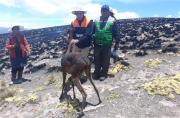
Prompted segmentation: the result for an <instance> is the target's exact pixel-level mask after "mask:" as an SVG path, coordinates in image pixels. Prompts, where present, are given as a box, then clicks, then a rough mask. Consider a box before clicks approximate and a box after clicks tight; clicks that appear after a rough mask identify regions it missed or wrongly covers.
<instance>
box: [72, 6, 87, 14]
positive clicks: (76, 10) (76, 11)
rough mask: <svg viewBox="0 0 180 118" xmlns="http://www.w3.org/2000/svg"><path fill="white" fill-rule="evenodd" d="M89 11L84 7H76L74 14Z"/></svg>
mask: <svg viewBox="0 0 180 118" xmlns="http://www.w3.org/2000/svg"><path fill="white" fill-rule="evenodd" d="M86 12H87V11H86V10H85V9H83V8H82V7H76V8H75V9H74V10H73V11H72V14H76V13H84V14H85V13H86Z"/></svg>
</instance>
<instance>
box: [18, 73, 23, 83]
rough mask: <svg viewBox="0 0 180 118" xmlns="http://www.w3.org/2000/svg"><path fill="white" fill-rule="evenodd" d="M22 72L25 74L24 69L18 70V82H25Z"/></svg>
mask: <svg viewBox="0 0 180 118" xmlns="http://www.w3.org/2000/svg"><path fill="white" fill-rule="evenodd" d="M22 74H23V71H22V70H19V71H18V82H19V83H22V82H23V78H22Z"/></svg>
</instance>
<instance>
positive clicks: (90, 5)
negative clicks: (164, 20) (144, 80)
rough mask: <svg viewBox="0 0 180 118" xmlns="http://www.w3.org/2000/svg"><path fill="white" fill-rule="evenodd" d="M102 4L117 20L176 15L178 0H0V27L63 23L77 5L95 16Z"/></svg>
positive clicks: (57, 24)
mask: <svg viewBox="0 0 180 118" xmlns="http://www.w3.org/2000/svg"><path fill="white" fill-rule="evenodd" d="M104 4H107V5H109V6H110V8H111V9H112V10H113V11H114V13H115V16H116V17H117V18H118V19H126V18H144V17H173V18H180V0H0V27H12V26H13V25H21V26H24V28H26V29H35V28H43V27H51V26H60V25H67V24H70V22H71V21H72V20H73V19H74V18H75V16H74V15H73V14H72V13H71V11H72V10H74V9H75V8H78V7H82V8H83V9H85V10H86V11H87V14H86V16H88V17H89V18H91V19H95V18H97V17H99V16H100V8H101V6H102V5H104Z"/></svg>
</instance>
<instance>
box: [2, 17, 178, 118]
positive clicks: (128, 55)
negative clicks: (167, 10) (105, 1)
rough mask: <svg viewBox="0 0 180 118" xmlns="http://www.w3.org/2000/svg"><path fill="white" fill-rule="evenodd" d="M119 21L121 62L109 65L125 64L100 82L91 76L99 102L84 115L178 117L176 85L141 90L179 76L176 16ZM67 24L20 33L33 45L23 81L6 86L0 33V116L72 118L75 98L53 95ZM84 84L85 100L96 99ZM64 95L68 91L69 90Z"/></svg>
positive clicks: (58, 83) (92, 117) (58, 88)
mask: <svg viewBox="0 0 180 118" xmlns="http://www.w3.org/2000/svg"><path fill="white" fill-rule="evenodd" d="M120 26H121V29H120V30H121V39H122V40H121V42H120V50H119V56H120V57H121V58H122V59H123V61H118V62H117V63H116V64H113V62H111V68H113V66H115V65H117V64H124V62H126V64H127V63H129V66H127V67H126V69H122V70H121V69H120V70H119V72H118V73H116V75H115V76H114V77H112V76H109V78H108V79H107V80H105V81H103V82H100V81H98V80H94V82H95V84H96V86H97V88H98V90H99V92H100V96H101V99H102V103H101V104H100V105H98V106H92V105H87V107H86V108H85V110H84V113H85V116H83V117H84V118H147V117H150V118H179V117H180V102H179V101H180V96H179V94H180V93H178V90H179V89H180V88H179V87H180V85H179V84H177V86H176V84H173V83H171V84H172V85H171V84H170V85H168V84H167V83H166V82H164V83H163V85H164V86H165V85H167V86H166V87H165V88H163V87H164V86H163V85H161V86H160V87H158V84H157V85H151V87H150V89H151V88H152V89H153V90H149V91H148V90H145V83H148V82H151V81H152V80H158V78H162V79H163V80H166V78H167V77H168V78H170V77H171V78H173V77H176V79H177V78H180V77H179V74H180V60H179V59H180V52H179V51H180V48H179V47H180V42H179V41H180V37H179V33H180V19H173V18H172V19H165V18H150V19H134V20H120ZM67 28H68V26H62V27H53V28H44V29H38V30H31V31H25V32H24V34H25V35H26V37H27V38H28V40H29V42H30V43H31V45H32V53H31V55H30V56H29V61H28V65H27V66H26V69H25V72H24V78H25V79H27V80H28V81H26V82H23V83H22V84H15V85H9V83H10V63H9V57H8V56H7V51H6V50H5V49H4V47H3V46H4V44H5V39H6V38H7V35H8V34H3V35H0V38H1V39H2V40H1V43H0V47H1V50H0V59H1V60H0V80H1V81H0V91H1V92H0V96H1V97H0V118H1V117H2V118H5V117H8V118H24V117H27V118H68V117H70V118H74V117H77V111H76V108H78V100H74V101H73V100H68V101H69V102H70V103H69V105H68V104H67V102H66V101H65V102H63V103H60V102H59V99H58V98H59V95H60V92H61V84H62V75H61V72H60V71H59V70H60V60H61V55H62V49H63V48H64V46H65V45H64V43H65V41H64V39H65V38H66V36H65V32H66V29H67ZM150 59H152V60H150ZM156 61H157V62H156ZM110 70H112V69H110ZM92 71H93V67H92ZM112 71H113V70H112ZM176 75H177V76H176ZM2 81H4V82H5V83H3V82H2ZM173 82H174V80H173ZM176 82H177V83H178V80H177V81H176ZM5 84H6V85H7V86H5ZM159 85H160V84H159ZM178 85H179V86H178ZM83 87H84V88H85V91H86V92H87V94H88V97H87V101H88V102H90V103H92V104H96V103H97V102H98V99H97V96H96V94H95V92H94V90H93V88H92V86H91V85H90V83H89V82H86V83H84V84H83ZM153 87H154V88H153ZM168 87H170V89H169V88H168ZM167 88H168V89H167ZM161 89H162V90H161ZM172 89H173V90H177V91H172ZM157 91H160V93H158V92H157ZM167 91H168V93H167V94H165V93H166V92H167ZM76 93H77V98H78V99H79V100H80V101H81V99H82V98H81V94H80V93H79V92H78V91H77V90H76ZM68 94H69V95H71V96H72V90H70V91H69V92H68ZM67 97H69V96H67ZM69 98H70V97H69ZM75 101H76V102H75Z"/></svg>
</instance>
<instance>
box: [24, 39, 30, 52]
mask: <svg viewBox="0 0 180 118" xmlns="http://www.w3.org/2000/svg"><path fill="white" fill-rule="evenodd" d="M24 45H25V47H26V50H27V53H30V52H31V47H30V45H29V43H28V41H27V39H26V37H24Z"/></svg>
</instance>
